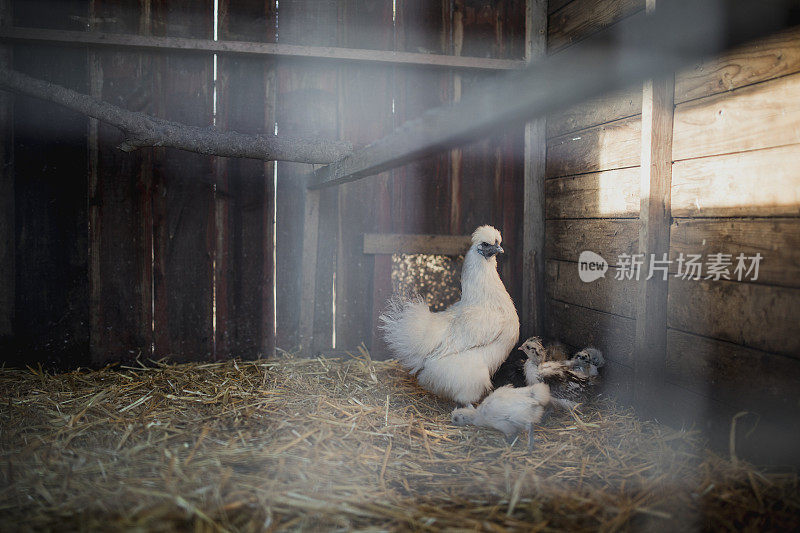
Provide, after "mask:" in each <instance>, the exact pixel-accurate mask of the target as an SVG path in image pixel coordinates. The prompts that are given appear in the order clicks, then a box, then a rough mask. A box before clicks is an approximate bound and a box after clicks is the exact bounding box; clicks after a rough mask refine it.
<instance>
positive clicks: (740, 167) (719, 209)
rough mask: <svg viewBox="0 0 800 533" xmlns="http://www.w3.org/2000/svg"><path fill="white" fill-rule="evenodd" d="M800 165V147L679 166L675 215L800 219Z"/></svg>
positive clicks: (676, 167) (691, 161)
mask: <svg viewBox="0 0 800 533" xmlns="http://www.w3.org/2000/svg"><path fill="white" fill-rule="evenodd" d="M797 161H800V144H791V145H788V146H779V147H776V148H767V149H763V150H752V151H748V152H739V153H735V154H726V155H719V156H711V157H702V158H699V159H688V160H684V161H676V162H675V164H674V165H673V167H672V216H673V217H742V216H757V217H764V216H798V215H800V187H798V186H797V184H798V183H799V182H800V165H798V164H797ZM765 172H766V174H767V175H768V178H767V179H759V176H762V174H764V173H765Z"/></svg>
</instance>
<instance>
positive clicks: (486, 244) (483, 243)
mask: <svg viewBox="0 0 800 533" xmlns="http://www.w3.org/2000/svg"><path fill="white" fill-rule="evenodd" d="M481 246H489V243H488V242H482V243H481Z"/></svg>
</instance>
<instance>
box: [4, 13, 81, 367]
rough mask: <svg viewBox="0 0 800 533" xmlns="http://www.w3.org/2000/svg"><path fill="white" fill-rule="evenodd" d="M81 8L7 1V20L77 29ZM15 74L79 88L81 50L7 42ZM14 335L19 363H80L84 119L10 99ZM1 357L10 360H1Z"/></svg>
mask: <svg viewBox="0 0 800 533" xmlns="http://www.w3.org/2000/svg"><path fill="white" fill-rule="evenodd" d="M87 14H88V2H62V1H59V0H42V1H41V2H36V3H32V2H14V18H15V23H17V24H22V25H26V26H36V27H49V28H59V29H64V28H67V29H78V28H79V26H80V24H79V23H78V22H76V21H75V20H74V18H72V17H85V16H86V15H87ZM13 64H14V68H15V69H16V70H19V71H20V72H23V73H25V74H28V75H30V76H34V77H38V78H42V79H46V80H48V81H52V82H54V83H58V84H60V85H63V86H65V87H68V88H70V89H73V90H76V91H79V92H83V93H86V92H88V72H87V62H86V54H85V52H83V51H80V50H70V49H62V48H59V47H53V46H34V45H15V46H14V50H13ZM14 102H15V103H14V113H13V131H14V153H13V160H14V171H15V178H14V179H15V181H14V194H15V232H16V236H17V239H16V242H15V253H16V265H15V269H14V271H15V283H16V291H15V301H14V314H15V316H14V326H15V331H14V333H15V339H16V343H17V345H18V346H19V347H20V348H21V352H20V355H21V358H22V362H25V363H30V362H33V361H36V360H39V361H48V362H55V363H60V364H61V365H63V366H70V367H75V366H78V365H87V364H88V363H89V358H88V354H89V327H88V323H89V306H88V301H89V272H88V270H89V266H88V248H89V246H88V239H87V230H86V228H87V227H88V216H87V192H88V188H87V179H86V176H87V171H88V157H87V154H88V149H87V148H88V147H87V139H86V132H87V119H86V117H85V116H83V115H80V114H78V113H75V112H72V111H69V110H66V109H63V108H61V107H59V106H56V105H54V104H51V103H48V102H42V101H39V100H34V99H31V98H26V97H23V96H16V97H15V100H14ZM6 355H10V354H6Z"/></svg>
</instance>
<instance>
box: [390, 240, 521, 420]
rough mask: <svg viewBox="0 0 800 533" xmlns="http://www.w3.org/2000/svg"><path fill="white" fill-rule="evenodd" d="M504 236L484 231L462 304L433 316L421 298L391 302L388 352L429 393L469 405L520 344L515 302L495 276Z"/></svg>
mask: <svg viewBox="0 0 800 533" xmlns="http://www.w3.org/2000/svg"><path fill="white" fill-rule="evenodd" d="M501 242H502V237H501V235H500V232H499V231H497V230H496V229H495V228H493V227H491V226H481V227H479V228H478V229H476V230H475V233H473V234H472V245H471V246H470V249H469V251H468V252H467V254H466V256H465V257H464V266H463V269H462V271H461V300H460V301H458V302H456V303H455V304H453V305H452V306H450V307H449V308H447V309H446V310H444V311H441V312H438V313H433V312H431V311H430V310H429V309H428V306H427V305H426V304H425V301H424V300H423V299H422V298H415V299H411V300H403V299H400V298H397V297H395V298H393V299H392V300H391V301H390V304H389V308H388V310H387V311H386V312H385V313H384V314H383V315H382V316H381V317H380V322H381V325H380V328H381V329H382V330H383V332H384V335H385V338H386V342H387V344H388V345H389V348H390V349H391V350H392V352H393V353H394V354H395V355H396V356H397V359H398V361H399V362H400V364H401V365H402V366H403V367H405V369H406V370H408V371H409V372H410V373H412V374H416V376H417V380H418V382H419V384H420V385H421V386H422V387H423V388H424V389H426V390H428V391H430V392H433V393H434V394H437V395H439V396H442V397H444V398H448V399H451V400H454V401H456V402H458V403H459V404H461V405H470V404H472V403H474V402H477V401H478V400H479V399H480V398H481V397H482V396H483V394H484V393H485V392H486V391H488V390H490V389H491V387H492V382H491V376H492V374H494V372H495V370H497V367H499V366H500V364H501V363H502V362H503V360H504V359H505V358H506V355H508V353H509V352H510V351H511V350H512V349H513V348H514V345H515V344H516V343H517V340H518V338H519V318H518V316H517V311H516V309H515V308H514V302H513V301H512V300H511V297H510V296H509V295H508V292H507V291H506V288H505V287H504V286H503V282H502V281H501V280H500V276H499V275H498V273H497V258H496V257H495V256H496V255H497V254H498V253H502V252H503V248H502V247H501V246H500V243H501Z"/></svg>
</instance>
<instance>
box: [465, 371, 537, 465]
mask: <svg viewBox="0 0 800 533" xmlns="http://www.w3.org/2000/svg"><path fill="white" fill-rule="evenodd" d="M549 402H550V387H548V386H547V384H546V383H536V384H534V385H531V386H529V387H519V388H515V387H512V386H511V385H506V386H505V387H500V388H499V389H497V390H495V391H494V392H492V393H491V394H489V395H488V396H487V397H486V398H485V399H484V400H483V401H482V402H481V403H480V404H479V405H478V407H472V406H469V407H461V408H459V409H456V410H454V411H453V413H452V415H451V418H452V420H453V423H454V424H455V425H457V426H466V425H468V424H472V425H475V426H481V427H488V428H493V429H496V430H498V431H500V432H502V433H503V434H504V435H505V436H506V441H508V442H509V443H510V442H513V441H514V438H515V437H516V436H517V435H518V434H519V433H520V432H521V431H523V430H527V431H528V450H529V451H530V450H532V449H533V442H534V436H533V425H534V424H536V423H538V422H539V421H540V420H541V419H542V415H543V414H544V408H545V406H546V405H547V404H548V403H549Z"/></svg>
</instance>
